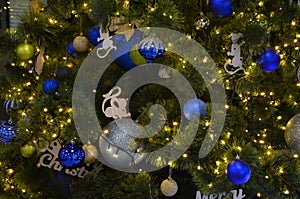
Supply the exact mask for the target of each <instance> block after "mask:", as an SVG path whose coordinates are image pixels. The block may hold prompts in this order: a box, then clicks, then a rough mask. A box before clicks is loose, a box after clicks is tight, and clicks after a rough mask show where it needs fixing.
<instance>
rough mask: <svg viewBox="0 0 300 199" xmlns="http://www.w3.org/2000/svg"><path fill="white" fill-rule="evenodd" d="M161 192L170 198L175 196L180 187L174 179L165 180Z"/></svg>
mask: <svg viewBox="0 0 300 199" xmlns="http://www.w3.org/2000/svg"><path fill="white" fill-rule="evenodd" d="M160 190H161V192H162V193H163V194H164V195H165V196H168V197H172V196H174V195H175V194H176V193H177V191H178V185H177V183H176V181H175V180H173V179H172V178H168V179H165V180H164V181H163V182H162V183H161V185H160Z"/></svg>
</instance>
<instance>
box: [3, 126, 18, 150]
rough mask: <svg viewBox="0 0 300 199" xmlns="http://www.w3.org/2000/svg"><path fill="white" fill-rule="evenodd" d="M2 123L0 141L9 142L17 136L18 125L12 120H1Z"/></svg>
mask: <svg viewBox="0 0 300 199" xmlns="http://www.w3.org/2000/svg"><path fill="white" fill-rule="evenodd" d="M0 123H1V124H0V141H2V142H3V143H5V144H9V143H11V142H12V141H13V140H14V139H16V138H17V134H18V127H17V125H16V124H14V123H13V122H12V121H1V122H0Z"/></svg>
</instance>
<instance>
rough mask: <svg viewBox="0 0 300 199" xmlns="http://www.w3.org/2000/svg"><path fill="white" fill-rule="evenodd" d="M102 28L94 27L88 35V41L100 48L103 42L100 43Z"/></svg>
mask: <svg viewBox="0 0 300 199" xmlns="http://www.w3.org/2000/svg"><path fill="white" fill-rule="evenodd" d="M100 36H101V35H100V28H99V27H98V26H94V27H92V28H91V30H90V31H89V33H88V39H89V41H90V42H91V44H93V45H94V46H98V45H99V44H100V43H101V42H102V41H98V38H100Z"/></svg>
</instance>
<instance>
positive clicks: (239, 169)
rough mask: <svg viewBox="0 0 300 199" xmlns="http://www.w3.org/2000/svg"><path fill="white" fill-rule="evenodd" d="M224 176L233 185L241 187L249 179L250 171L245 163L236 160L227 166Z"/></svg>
mask: <svg viewBox="0 0 300 199" xmlns="http://www.w3.org/2000/svg"><path fill="white" fill-rule="evenodd" d="M226 174H227V178H228V179H229V180H230V181H231V182H232V183H233V184H236V185H242V184H245V183H247V182H248V180H249V179H250V177H251V169H250V167H249V165H248V164H247V163H246V162H244V161H242V160H240V159H236V160H234V161H232V162H230V163H229V164H228V166H227V170H226Z"/></svg>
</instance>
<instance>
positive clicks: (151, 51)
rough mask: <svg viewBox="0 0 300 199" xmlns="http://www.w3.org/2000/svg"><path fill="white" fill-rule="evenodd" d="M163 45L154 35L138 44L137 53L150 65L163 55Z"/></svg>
mask: <svg viewBox="0 0 300 199" xmlns="http://www.w3.org/2000/svg"><path fill="white" fill-rule="evenodd" d="M165 49H166V47H165V44H164V43H163V42H162V41H161V40H160V39H158V38H157V37H156V36H155V35H151V36H149V37H146V38H144V39H143V40H142V41H141V42H140V44H139V52H140V53H141V55H142V56H143V57H144V58H145V59H146V60H147V62H148V63H152V62H153V61H154V60H156V59H157V58H159V57H161V56H163V55H164V53H165Z"/></svg>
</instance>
